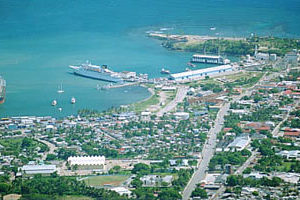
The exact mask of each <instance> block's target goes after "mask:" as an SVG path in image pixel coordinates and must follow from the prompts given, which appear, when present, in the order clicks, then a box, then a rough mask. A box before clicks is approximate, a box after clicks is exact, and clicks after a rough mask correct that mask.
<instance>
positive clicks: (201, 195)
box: [192, 187, 208, 199]
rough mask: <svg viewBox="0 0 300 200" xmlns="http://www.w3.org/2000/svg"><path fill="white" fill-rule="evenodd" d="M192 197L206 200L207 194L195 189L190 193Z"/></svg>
mask: <svg viewBox="0 0 300 200" xmlns="http://www.w3.org/2000/svg"><path fill="white" fill-rule="evenodd" d="M192 197H201V198H202V199H207V197H208V196H207V192H206V191H205V190H204V189H202V188H199V187H197V188H196V189H195V190H194V191H193V192H192Z"/></svg>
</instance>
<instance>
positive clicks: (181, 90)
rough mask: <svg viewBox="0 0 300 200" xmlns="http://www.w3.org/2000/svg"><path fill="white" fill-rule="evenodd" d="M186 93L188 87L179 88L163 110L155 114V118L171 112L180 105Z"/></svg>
mask: <svg viewBox="0 0 300 200" xmlns="http://www.w3.org/2000/svg"><path fill="white" fill-rule="evenodd" d="M187 91H188V87H186V86H179V87H178V90H177V93H176V96H175V98H174V99H173V100H172V101H171V102H170V103H168V104H167V105H166V106H165V107H164V108H162V109H160V110H159V111H158V112H157V116H159V117H161V116H163V115H164V114H165V113H167V112H170V111H171V110H173V109H174V108H175V107H176V106H177V104H178V103H180V102H182V101H183V100H184V98H185V97H186V93H187Z"/></svg>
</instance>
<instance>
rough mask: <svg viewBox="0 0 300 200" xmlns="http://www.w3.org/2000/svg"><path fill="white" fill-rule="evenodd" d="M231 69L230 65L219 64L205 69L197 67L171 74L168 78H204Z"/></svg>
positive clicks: (179, 79) (177, 79)
mask: <svg viewBox="0 0 300 200" xmlns="http://www.w3.org/2000/svg"><path fill="white" fill-rule="evenodd" d="M232 70H233V68H232V66H231V65H220V66H217V67H210V68H205V69H198V70H192V71H187V72H181V73H176V74H171V75H170V79H171V80H175V81H183V80H193V79H199V78H205V76H210V75H216V74H221V73H224V72H230V71H232Z"/></svg>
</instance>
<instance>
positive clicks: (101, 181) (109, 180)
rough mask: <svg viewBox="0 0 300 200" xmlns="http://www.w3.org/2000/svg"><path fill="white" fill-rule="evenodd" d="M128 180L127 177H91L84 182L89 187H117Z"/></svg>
mask: <svg viewBox="0 0 300 200" xmlns="http://www.w3.org/2000/svg"><path fill="white" fill-rule="evenodd" d="M128 178H129V176H91V177H88V178H86V179H84V182H85V183H86V184H87V185H90V186H104V185H112V186H119V185H121V184H122V183H123V182H124V181H125V180H127V179H128Z"/></svg>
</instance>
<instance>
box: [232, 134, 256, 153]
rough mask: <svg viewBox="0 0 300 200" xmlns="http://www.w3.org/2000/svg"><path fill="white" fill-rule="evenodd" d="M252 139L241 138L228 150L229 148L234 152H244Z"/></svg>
mask: <svg viewBox="0 0 300 200" xmlns="http://www.w3.org/2000/svg"><path fill="white" fill-rule="evenodd" d="M250 141H251V139H250V137H249V136H248V135H247V136H240V137H237V138H235V139H234V141H233V142H231V143H230V144H229V145H228V147H227V148H229V149H230V150H232V151H242V150H243V149H245V148H246V147H247V146H248V145H249V144H250Z"/></svg>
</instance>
